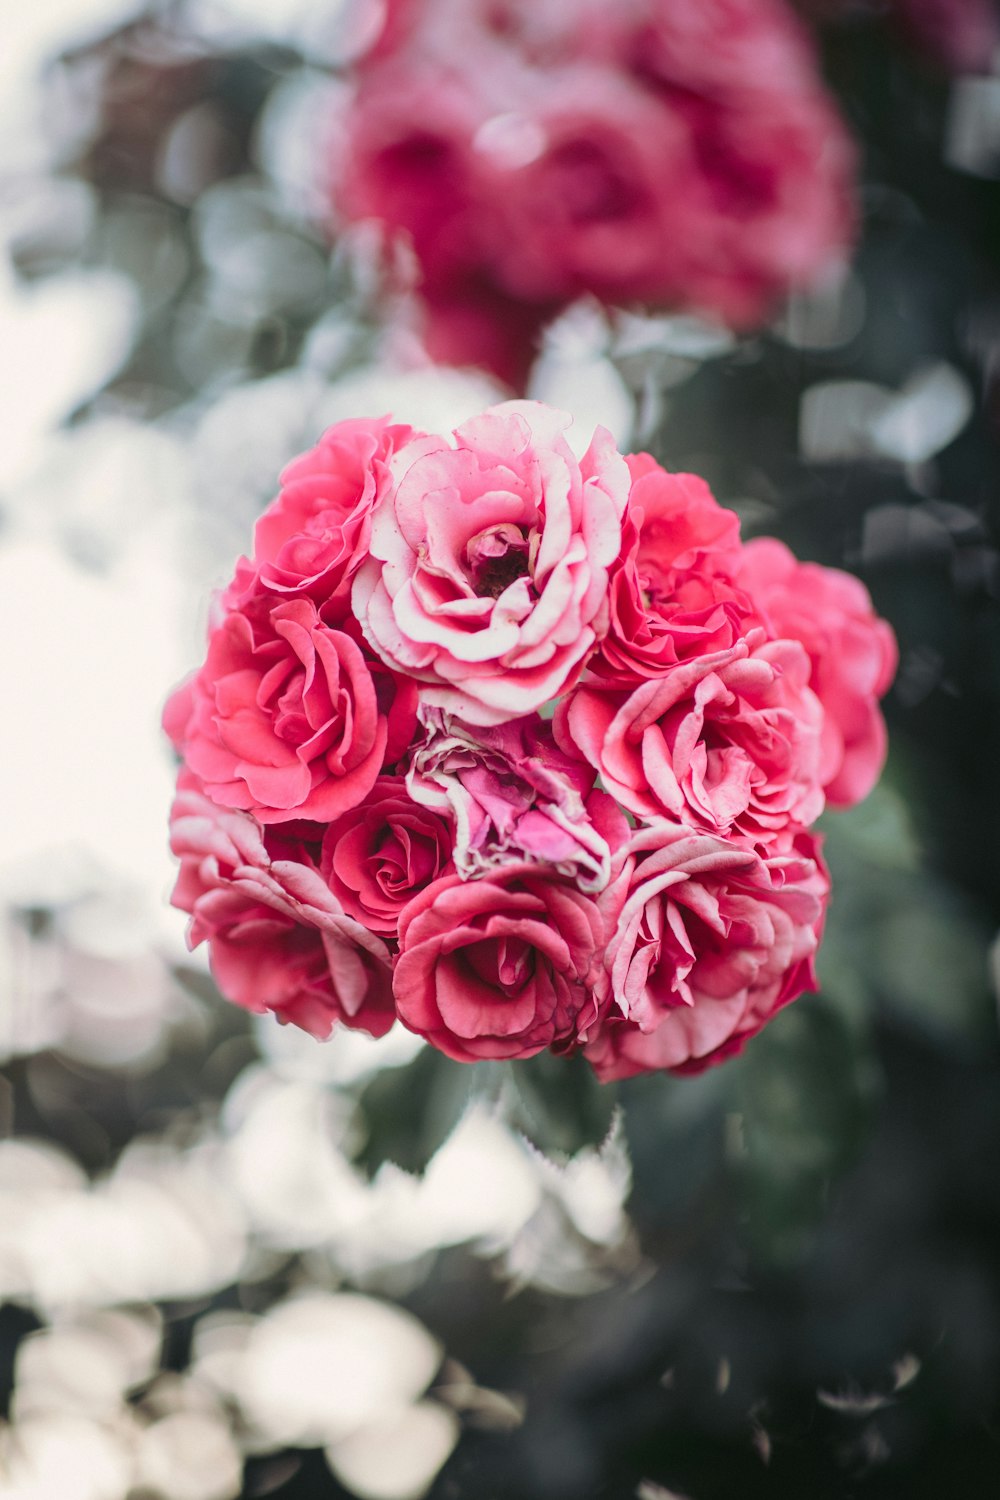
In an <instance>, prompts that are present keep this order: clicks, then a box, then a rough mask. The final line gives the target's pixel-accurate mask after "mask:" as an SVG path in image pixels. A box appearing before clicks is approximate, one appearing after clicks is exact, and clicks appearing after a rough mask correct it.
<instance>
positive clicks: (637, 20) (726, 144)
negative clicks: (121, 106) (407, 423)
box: [332, 0, 854, 387]
mask: <svg viewBox="0 0 1000 1500" xmlns="http://www.w3.org/2000/svg"><path fill="white" fill-rule="evenodd" d="M382 12H383V15H384V19H383V24H382V28H381V31H380V32H379V34H378V36H377V38H376V40H375V41H374V43H373V45H372V47H371V49H370V50H369V52H368V53H367V54H366V55H365V56H364V57H363V58H362V59H361V60H360V61H359V62H358V64H357V66H356V68H355V70H354V75H353V81H352V86H351V88H350V90H349V91H348V94H347V95H346V96H345V100H344V106H343V110H342V113H341V114H340V116H339V117H338V119H337V120H336V121H335V124H334V129H333V132H332V150H333V172H332V186H333V202H334V208H335V210H336V214H337V216H338V218H339V219H340V220H341V221H343V222H347V223H357V222H362V221H371V222H374V223H376V224H378V225H379V226H380V228H381V229H382V230H383V231H384V232H386V233H387V234H388V236H389V237H390V239H391V240H393V241H398V242H403V243H405V244H406V245H407V246H408V247H409V249H410V251H411V252H412V255H413V257H414V258H415V261H416V265H417V268H418V272H417V274H418V291H419V309H420V311H419V323H420V327H421V332H422V335H423V340H424V343H425V345H426V348H427V350H428V352H429V353H430V355H431V356H432V357H433V358H435V359H437V360H440V361H443V362H449V363H454V364H476V365H479V366H485V367H486V368H488V369H490V370H492V371H493V372H494V373H496V374H497V375H499V377H500V378H501V379H503V380H506V381H508V382H509V383H510V384H511V385H513V386H515V387H520V386H521V385H522V384H523V380H524V376H525V373H526V370H527V368H528V365H529V364H530V360H531V356H532V352H533V349H534V346H535V344H536V342H537V337H538V334H539V332H540V330H541V328H542V327H543V325H544V324H545V323H546V322H547V321H549V320H550V319H551V318H552V317H553V316H554V315H555V314H556V313H557V312H559V311H560V309H562V308H564V307H565V306H566V305H567V304H568V303H569V302H571V301H572V300H573V299H574V298H577V297H579V296H581V295H584V294H587V295H590V296H592V297H596V298H598V299H599V300H601V301H602V302H605V303H608V304H612V305H618V306H621V305H626V304H632V303H636V302H638V303H643V304H652V305H655V306H660V307H672V308H676V307H681V308H685V309H693V310H696V311H700V312H703V313H707V314H710V315H714V316H716V317H718V318H721V319H722V320H723V321H724V322H725V323H727V324H730V325H732V326H734V327H736V328H745V327H748V326H752V325H754V324H756V323H759V322H761V321H762V320H764V319H765V318H766V317H767V316H768V313H769V311H770V310H771V309H772V308H773V306H774V305H775V303H776V301H777V300H778V299H780V298H781V297H783V296H784V295H785V294H786V293H788V292H789V291H792V290H796V289H801V288H803V287H805V286H808V285H810V284H811V283H813V282H815V281H817V280H819V279H821V278H822V277H823V276H824V274H825V273H826V272H827V271H828V269H829V268H830V267H831V265H834V264H836V263H837V262H838V261H839V260H842V259H843V257H844V254H845V252H846V250H847V249H848V248H849V246H850V242H851V239H852V235H853V226H854V209H853V195H852V181H853V173H854V151H853V148H852V146H851V143H850V140H849V137H848V135H847V132H846V130H845V128H844V126H843V124H842V122H841V120H840V118H839V116H838V114H837V111H836V108H835V106H834V104H833V102H832V100H831V99H830V98H829V97H828V95H827V93H826V91H825V89H824V87H823V84H822V82H821V79H820V76H819V72H818V67H817V62H816V58H815V55H814V51H813V46H812V42H811V39H810V37H809V35H808V32H807V30H806V28H805V27H804V26H803V25H802V24H801V23H800V21H799V19H798V18H797V17H796V16H795V15H793V14H792V12H791V10H790V9H789V7H788V5H787V4H786V3H785V0H611V3H609V0H385V3H384V4H383V6H382Z"/></svg>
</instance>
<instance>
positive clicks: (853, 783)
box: [739, 537, 898, 807]
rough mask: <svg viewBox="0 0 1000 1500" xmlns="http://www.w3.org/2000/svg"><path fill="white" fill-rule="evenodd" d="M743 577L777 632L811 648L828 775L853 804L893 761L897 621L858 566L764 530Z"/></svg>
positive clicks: (836, 792)
mask: <svg viewBox="0 0 1000 1500" xmlns="http://www.w3.org/2000/svg"><path fill="white" fill-rule="evenodd" d="M739 581H740V583H741V584H742V585H743V586H744V587H745V588H746V589H747V590H748V592H749V593H751V594H752V595H753V598H754V601H755V602H756V603H757V604H758V606H759V607H760V610H761V612H762V614H763V615H764V617H765V619H766V620H767V622H768V624H769V625H770V627H771V629H772V631H773V633H774V634H776V635H781V636H788V637H790V638H792V639H793V640H797V641H801V642H802V645H803V646H804V647H805V649H806V651H807V652H808V653H809V661H810V666H811V674H810V678H809V685H810V687H811V688H812V690H813V692H814V693H815V694H816V696H817V698H818V699H819V701H820V702H821V703H822V705H823V713H824V718H823V737H822V754H821V760H820V779H821V781H822V784H823V786H824V788H825V790H826V796H827V799H828V801H830V802H831V803H833V805H834V806H835V807H851V806H853V804H854V803H855V802H860V801H861V799H862V798H863V797H867V795H868V793H869V792H870V791H871V789H872V787H873V786H874V785H875V783H876V781H877V780H878V778H879V773H880V772H881V770H882V766H883V764H884V762H885V754H886V730H885V721H884V719H883V718H882V715H881V713H880V711H879V707H878V700H879V699H880V698H881V697H883V696H884V694H885V693H886V692H888V689H889V685H890V683H891V682H892V679H893V676H894V675H895V671H896V663H897V660H898V653H897V649H896V639H895V636H894V635H893V633H892V628H891V626H890V625H888V624H887V623H886V621H885V620H880V619H879V618H878V617H877V615H876V614H875V611H874V610H873V608H872V601H871V597H870V595H869V593H868V590H867V589H866V588H865V586H864V584H863V583H861V581H860V580H859V579H857V578H854V577H852V576H851V574H850V573H842V572H841V571H840V570H839V569H837V568H824V567H821V566H820V565H819V564H818V563H800V562H798V561H797V559H796V558H795V557H794V556H793V555H792V553H791V552H789V550H788V548H787V547H786V546H784V544H783V543H782V542H778V541H775V540H773V539H772V538H770V537H761V538H759V539H758V540H757V541H753V542H750V543H749V544H748V545H747V546H746V548H745V549H744V552H743V559H742V562H741V564H740V571H739Z"/></svg>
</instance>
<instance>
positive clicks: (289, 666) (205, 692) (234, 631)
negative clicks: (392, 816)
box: [164, 594, 388, 823]
mask: <svg viewBox="0 0 1000 1500" xmlns="http://www.w3.org/2000/svg"><path fill="white" fill-rule="evenodd" d="M164 722H165V724H166V726H167V729H168V732H169V733H170V734H171V737H172V739H173V740H174V743H175V744H176V745H177V746H178V748H179V749H180V751H181V753H182V755H183V756H184V759H185V760H186V762H187V764H188V765H189V766H190V768H191V770H192V771H194V773H195V775H196V776H197V777H198V778H199V779H200V781H201V782H202V784H203V785H204V788H205V791H206V793H207V795H208V796H209V797H211V798H212V800H213V801H214V802H218V803H219V804H220V805H221V806H223V807H233V808H243V809H245V810H246V811H248V812H252V813H253V814H254V815H255V816H256V817H257V819H258V820H259V821H260V822H261V823H283V822H287V821H289V820H290V819H295V818H309V819H313V820H316V821H326V820H328V819H330V818H334V817H336V816H337V815H338V814H339V813H341V812H344V811H345V810H346V809H347V808H349V807H354V806H356V804H357V803H358V802H360V801H361V800H362V798H363V797H364V796H365V795H366V794H367V793H368V792H369V791H370V790H371V788H372V786H373V785H374V783H375V778H376V777H377V776H378V773H379V770H380V769H381V767H382V763H383V759H384V756H385V751H386V745H387V741H388V724H387V719H386V715H385V713H384V712H383V711H382V710H381V709H380V707H379V703H378V696H377V692H376V685H375V681H374V679H373V677H372V673H371V670H370V668H369V666H368V663H367V662H366V660H365V654H364V652H363V650H362V649H361V647H360V646H359V645H358V644H357V642H356V641H354V640H353V639H352V638H351V636H350V635H348V634H346V633H345V632H344V631H341V630H331V629H330V628H329V627H327V626H326V625H324V624H323V623H322V621H321V619H320V617H319V615H318V613H317V610H316V606H315V604H314V603H313V602H312V600H311V599H305V598H291V599H284V598H282V597H281V596H280V595H279V596H277V597H275V596H273V595H268V594H258V595H257V596H256V597H253V598H251V600H250V601H249V602H248V603H247V604H246V605H245V606H244V607H243V608H242V609H238V610H233V611H232V612H231V613H229V614H227V615H224V616H223V617H222V619H221V621H220V622H219V624H218V625H217V626H216V628H215V629H214V630H213V632H212V634H211V637H210V640H209V646H208V655H207V657H206V660H205V665H204V666H203V667H202V669H201V671H200V672H199V673H198V675H197V676H196V677H195V678H194V679H193V680H192V681H188V682H187V683H185V684H183V685H182V686H181V687H180V688H179V689H178V690H177V693H176V695H175V696H174V698H173V699H172V700H171V702H170V703H168V705H167V709H166V713H165V715H164Z"/></svg>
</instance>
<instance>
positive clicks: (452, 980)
mask: <svg viewBox="0 0 1000 1500" xmlns="http://www.w3.org/2000/svg"><path fill="white" fill-rule="evenodd" d="M603 942H604V928H603V924H602V921H601V917H600V914H599V912H598V909H597V906H596V905H595V903H594V902H593V901H592V900H591V899H590V898H589V897H588V896H584V895H582V894H581V893H580V892H579V891H578V890H577V889H576V888H575V887H574V886H572V885H570V884H567V883H565V882H563V881H557V880H554V879H553V878H552V876H551V875H546V874H542V873H540V872H539V871H538V870H537V869H536V868H534V867H532V866H531V865H510V866H507V867H506V868H505V869H503V870H497V871H495V872H493V873H492V874H490V875H488V876H486V877H484V878H483V879H482V880H469V881H465V880H461V879H460V878H459V877H458V876H457V875H451V876H448V877H446V878H445V879H443V880H438V881H436V882H435V883H434V885H432V886H429V887H428V888H427V890H425V891H423V892H422V893H421V894H420V895H419V896H415V897H414V899H413V900H412V901H411V902H410V904H409V906H407V907H406V908H405V910H404V911H403V914H402V916H401V918H400V923H399V943H400V955H399V959H398V961H397V963H396V970H395V974H394V975H393V991H394V993H395V996H396V1009H397V1011H398V1013H399V1018H400V1020H401V1021H402V1022H403V1024H404V1025H406V1026H408V1027H409V1028H410V1030H411V1031H416V1032H418V1033H419V1034H420V1035H421V1036H425V1037H426V1038H427V1040H428V1041H429V1042H432V1043H433V1045H434V1046H435V1047H437V1048H438V1049H439V1050H440V1051H441V1052H444V1053H446V1054H447V1056H448V1057H453V1058H455V1059H457V1060H458V1061H459V1062H478V1061H480V1060H481V1059H483V1058H518V1057H533V1056H534V1054H535V1053H536V1052H541V1051H542V1049H543V1048H544V1047H555V1048H556V1049H560V1050H561V1049H569V1048H572V1047H575V1046H576V1045H578V1044H579V1043H580V1042H581V1041H582V1040H583V1039H584V1038H585V1037H586V1035H587V1033H588V1029H589V1028H590V1027H591V1026H592V1025H593V1024H594V1021H595V1019H596V1013H597V1006H596V1002H595V999H594V994H593V989H592V981H593V979H594V977H595V976H596V972H597V969H598V966H599V961H600V953H601V949H602V945H603Z"/></svg>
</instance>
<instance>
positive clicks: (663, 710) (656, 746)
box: [554, 629, 823, 843]
mask: <svg viewBox="0 0 1000 1500" xmlns="http://www.w3.org/2000/svg"><path fill="white" fill-rule="evenodd" d="M808 682H809V659H808V657H807V656H806V653H805V651H804V650H803V648H802V647H801V646H800V645H799V643H798V642H797V641H767V640H765V639H764V632H763V630H760V629H754V630H753V631H751V632H750V633H749V634H748V635H747V637H746V638H745V639H744V640H741V641H738V642H737V643H736V644H735V645H734V646H732V647H730V648H729V649H728V650H726V651H720V652H717V653H716V654H715V655H713V656H704V657H695V658H694V659H693V660H691V661H689V662H684V663H682V664H681V665H680V666H677V667H673V668H672V669H671V670H670V671H668V672H667V673H666V674H665V675H664V676H663V677H660V678H655V679H651V680H649V681H646V682H643V683H640V685H639V686H638V687H637V688H635V689H634V690H633V691H632V692H631V693H628V692H625V691H609V690H605V689H597V688H594V687H589V686H583V687H579V688H577V690H576V691H575V692H574V693H573V694H571V696H570V697H569V698H567V699H564V700H563V702H562V703H561V704H560V705H559V707H558V709H557V710H556V717H555V721H554V728H555V733H556V739H557V740H558V742H559V743H560V744H561V745H562V747H563V749H564V750H566V752H567V753H568V754H573V753H574V751H575V752H576V753H579V754H581V755H582V756H583V757H584V759H585V760H587V761H588V762H589V763H590V765H592V766H594V768H595V769H596V770H597V771H599V772H600V775H601V779H602V781H603V783H604V785H605V787H606V788H607V790H608V791H609V792H610V793H611V794H612V796H614V797H617V798H618V800H619V802H621V803H622V804H623V805H624V806H625V807H626V808H628V810H629V811H630V812H632V813H634V814H635V815H636V816H637V817H641V818H660V817H667V818H670V819H673V820H674V821H676V822H678V823H682V824H684V825H685V826H687V827H690V828H696V829H701V830H703V831H705V832H708V833H714V834H717V835H730V836H733V837H737V838H744V839H748V840H750V841H751V842H752V843H767V842H770V841H772V840H773V839H774V838H775V837H776V836H778V835H782V834H784V833H786V832H787V831H788V830H790V829H794V828H796V827H804V826H807V825H808V824H810V823H812V822H813V821H814V820H815V819H816V818H817V817H818V816H819V814H820V813H821V812H822V810H823V792H822V788H821V785H820V782H819V779H818V778H819V751H820V730H821V727H822V709H821V707H820V704H819V702H818V700H817V698H816V697H815V695H814V694H813V693H812V692H811V691H810V689H809V686H808Z"/></svg>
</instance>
